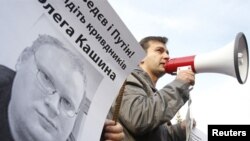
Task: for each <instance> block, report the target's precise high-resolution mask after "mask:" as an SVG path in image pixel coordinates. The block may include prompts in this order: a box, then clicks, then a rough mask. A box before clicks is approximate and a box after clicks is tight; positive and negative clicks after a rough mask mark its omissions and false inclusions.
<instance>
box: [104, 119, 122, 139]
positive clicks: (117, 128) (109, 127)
mask: <svg viewBox="0 0 250 141" xmlns="http://www.w3.org/2000/svg"><path fill="white" fill-rule="evenodd" d="M103 139H104V141H122V140H123V139H124V133H123V127H122V126H121V124H120V123H118V122H117V123H116V124H115V122H114V121H113V120H109V119H106V121H105V124H104V132H103Z"/></svg>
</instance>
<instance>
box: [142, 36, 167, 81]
mask: <svg viewBox="0 0 250 141" xmlns="http://www.w3.org/2000/svg"><path fill="white" fill-rule="evenodd" d="M148 44H149V48H148V50H147V55H146V57H145V58H144V59H143V61H144V66H146V69H147V71H148V72H150V73H152V74H154V75H156V76H157V77H160V76H162V75H163V74H165V69H164V65H165V63H166V61H167V60H168V59H169V54H168V50H167V48H166V46H165V44H163V43H161V42H158V41H149V42H148Z"/></svg>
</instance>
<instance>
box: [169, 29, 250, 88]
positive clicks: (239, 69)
mask: <svg viewBox="0 0 250 141" xmlns="http://www.w3.org/2000/svg"><path fill="white" fill-rule="evenodd" d="M184 66H190V67H191V69H192V70H193V72H195V73H206V72H207V73H221V74H225V75H229V76H232V77H235V78H237V80H238V82H239V83H240V84H244V83H245V82H246V80H247V76H248V68H249V56H248V46H247V40H246V37H245V35H244V33H242V32H240V33H238V34H237V35H236V38H235V40H233V41H232V42H230V43H229V44H227V45H226V46H225V47H223V48H220V49H218V50H215V51H213V52H210V53H206V54H202V55H192V56H186V57H179V58H172V59H169V60H168V61H167V63H166V64H165V72H166V73H169V74H176V72H177V70H178V68H179V67H184Z"/></svg>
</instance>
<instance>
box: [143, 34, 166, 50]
mask: <svg viewBox="0 0 250 141" xmlns="http://www.w3.org/2000/svg"><path fill="white" fill-rule="evenodd" d="M149 41H158V42H161V43H163V44H166V43H167V42H168V38H167V37H161V36H148V37H145V38H143V39H142V40H141V41H140V42H139V43H140V45H141V46H142V48H143V49H144V51H146V52H147V49H148V47H149V45H148V42H149Z"/></svg>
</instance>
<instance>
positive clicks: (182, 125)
mask: <svg viewBox="0 0 250 141" xmlns="http://www.w3.org/2000/svg"><path fill="white" fill-rule="evenodd" d="M180 125H181V129H182V130H186V126H187V122H186V120H183V121H182V122H181V123H180ZM195 126H196V121H195V119H193V128H195Z"/></svg>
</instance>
